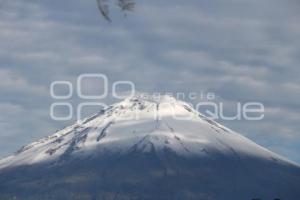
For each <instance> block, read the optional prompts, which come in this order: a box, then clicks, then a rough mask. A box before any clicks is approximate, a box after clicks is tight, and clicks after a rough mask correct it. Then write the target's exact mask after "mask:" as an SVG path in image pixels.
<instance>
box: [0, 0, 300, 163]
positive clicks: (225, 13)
mask: <svg viewBox="0 0 300 200" xmlns="http://www.w3.org/2000/svg"><path fill="white" fill-rule="evenodd" d="M109 3H110V9H111V13H110V15H111V18H112V22H108V21H106V20H105V19H104V18H103V17H101V15H100V12H99V10H98V8H97V3H96V0H64V1H61V0H51V1H49V0H26V1H23V0H14V1H9V0H0V157H4V156H7V155H9V154H11V153H13V152H15V151H16V150H17V149H18V148H20V147H21V146H22V145H25V144H28V143H30V142H32V141H34V140H37V139H40V138H42V137H44V136H47V135H49V134H52V133H53V132H54V131H55V130H57V129H61V128H63V127H64V126H67V125H71V124H72V123H73V121H72V120H69V121H55V120H53V119H51V117H50V114H49V108H50V106H51V104H52V103H54V102H57V101H58V100H56V99H53V98H52V97H51V95H50V85H51V83H52V82H53V81H57V80H64V81H69V82H71V83H72V84H73V85H74V91H75V86H76V80H77V78H78V76H79V75H81V74H84V73H101V74H105V75H106V76H107V77H108V81H109V83H108V85H109V92H111V88H112V84H113V83H114V82H116V81H123V80H125V81H132V82H134V84H135V86H136V89H137V90H138V91H141V92H172V93H176V92H183V93H188V92H195V93H197V94H201V93H208V92H213V93H214V94H215V95H216V97H217V98H216V100H215V101H217V102H223V103H224V107H225V108H224V109H225V111H226V113H228V115H231V114H232V113H234V110H235V105H236V103H238V102H240V103H246V102H249V101H256V102H261V103H263V105H264V107H265V113H264V114H265V117H264V119H262V120H259V121H249V120H233V121H232V120H231V121H228V120H218V121H219V122H220V123H222V124H224V125H226V126H228V127H229V128H231V129H233V130H235V131H237V132H239V133H241V134H243V135H244V136H246V137H248V138H250V139H252V140H253V141H255V142H256V143H258V144H260V145H262V146H264V147H266V148H268V149H270V150H272V151H274V152H276V153H278V154H280V155H283V156H286V157H287V158H289V159H291V160H293V161H295V162H298V163H300V132H299V130H300V123H299V121H300V78H299V74H300V66H299V65H300V40H299V38H300V26H299V17H300V12H299V10H300V9H299V8H300V3H299V2H298V1H297V0H286V1H282V0H243V1H240V0H228V1H224V0H215V1H207V0H189V1H183V0H172V1H171V0H164V1H161V0H151V1H150V0H147V1H146V0H137V1H136V8H135V11H134V12H132V13H128V14H127V15H126V16H125V15H124V13H122V12H120V11H119V10H118V8H117V7H116V6H115V5H116V2H115V1H113V0H110V1H109ZM92 87H94V88H92V89H94V90H96V89H98V85H97V84H94V86H93V85H92ZM198 97H199V98H200V95H199V96H198ZM200 100H201V99H197V100H191V101H189V100H187V101H189V102H190V103H192V104H195V103H196V102H197V101H200ZM68 101H70V102H72V104H74V105H77V104H78V103H80V102H81V99H79V98H78V97H77V96H76V93H75V94H74V95H73V96H72V98H71V99H70V100H68ZM103 101H105V102H107V103H112V102H113V101H114V99H112V98H109V97H108V98H107V99H105V100H103Z"/></svg>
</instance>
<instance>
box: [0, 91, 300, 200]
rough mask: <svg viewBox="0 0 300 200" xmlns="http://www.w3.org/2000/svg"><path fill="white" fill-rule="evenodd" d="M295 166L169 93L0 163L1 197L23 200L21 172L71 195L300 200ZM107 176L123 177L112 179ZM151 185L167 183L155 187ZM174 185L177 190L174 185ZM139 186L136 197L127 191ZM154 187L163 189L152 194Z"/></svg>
mask: <svg viewBox="0 0 300 200" xmlns="http://www.w3.org/2000/svg"><path fill="white" fill-rule="evenodd" d="M75 166H76V167H75ZM74 167H75V168H74ZM36 169H38V170H37V173H41V174H44V173H48V174H51V175H49V176H48V175H47V177H46V179H44V178H38V177H36V178H33V177H35V176H33V175H32V173H33V172H34V171H36ZM132 169H135V170H134V171H132ZM299 169H300V168H299V167H298V166H297V165H296V164H294V163H292V162H290V161H288V160H287V159H285V158H283V157H281V156H279V155H277V154H275V153H273V152H271V151H269V150H267V149H265V148H263V147H261V146H259V145H257V144H255V143H254V142H252V141H250V140H249V139H247V138H245V137H243V136H241V135H239V134H238V133H235V132H234V131H232V130H230V129H228V128H226V127H224V126H222V125H220V124H218V123H216V122H214V121H212V120H209V119H207V118H206V117H205V116H203V115H201V114H200V113H199V112H197V111H196V110H194V109H193V108H192V107H191V106H190V105H189V104H188V103H185V102H182V101H178V100H176V99H174V98H173V97H170V96H160V97H152V96H146V95H137V96H134V97H131V98H127V99H125V100H124V101H122V102H120V103H116V104H114V105H111V106H109V107H108V108H106V109H103V110H102V111H100V112H99V113H97V114H96V115H94V116H92V117H90V118H87V119H85V120H83V121H81V122H78V123H76V124H74V125H72V126H69V127H66V128H64V129H62V130H60V131H58V132H56V133H55V134H53V135H51V136H49V137H46V138H43V139H41V140H39V141H37V142H34V143H31V144H29V145H27V146H24V147H22V148H21V149H20V150H19V151H17V152H16V153H15V154H14V155H12V156H9V157H7V158H5V159H3V160H1V161H0V181H2V185H1V182H0V193H1V192H2V193H4V194H6V193H7V195H10V194H13V195H20V197H28V193H27V192H26V191H27V190H28V191H30V190H32V189H33V188H35V187H34V186H33V188H26V187H25V189H24V187H23V186H22V184H21V185H19V182H18V181H19V178H18V176H17V175H16V174H19V175H20V171H22V172H25V174H26V177H25V180H26V181H28V182H30V183H32V184H34V183H36V181H38V180H39V181H40V182H41V183H43V184H46V182H47V181H49V178H50V179H51V180H52V181H53V179H55V181H54V182H56V181H57V180H59V183H60V184H62V185H63V187H67V188H68V189H62V191H61V193H59V194H58V195H63V194H67V193H68V192H70V194H71V193H72V194H78V195H79V194H80V195H82V194H84V195H91V197H93V198H96V199H97V198H99V199H101V197H100V196H101V195H104V196H105V195H107V196H106V197H108V196H109V195H111V194H112V193H118V194H122V195H123V196H124V195H125V196H126V197H128V198H129V199H175V198H177V197H180V195H183V196H182V198H179V199H226V198H225V197H227V198H229V197H230V199H243V198H245V199H250V198H255V197H268V198H279V197H288V198H287V199H290V200H292V199H295V200H296V199H299V198H300V193H299V191H298V190H297V188H298V189H299V188H300V187H299V186H300V170H299ZM66 170H67V171H66ZM141 170H142V171H141ZM62 171H63V173H62ZM1 172H2V174H4V175H3V176H2V175H1ZM121 172H123V173H121ZM262 172H263V173H264V174H261V173H262ZM58 174H60V176H57V175H58ZM82 174H85V176H84V177H82V176H81V175H82ZM92 174H94V175H96V176H99V177H98V179H97V178H95V177H94V176H93V175H92ZM114 174H118V175H119V176H120V177H123V179H121V180H115V178H116V176H115V175H114ZM74 176H75V177H76V178H74ZM78 176H79V177H78ZM8 177H9V179H8ZM146 177H147V178H148V179H149V180H148V181H150V182H147V178H146ZM23 178H24V177H23ZM23 178H22V181H24V179H23ZM73 178H74V179H73ZM40 179H41V180H40ZM56 179H57V180H56ZM69 179H72V181H73V182H72V184H71V185H72V186H70V187H69V185H68V182H67V181H66V180H69ZM108 179H109V180H108ZM225 179H226V180H225ZM12 180H13V182H14V183H15V182H17V183H18V184H16V185H17V188H18V192H17V191H15V190H10V188H9V187H10V186H12V185H10V184H11V181H12ZM39 181H38V182H39ZM151 181H153V182H151ZM157 181H158V182H159V181H162V182H166V183H168V184H169V185H168V184H167V185H162V186H160V188H156V186H157V185H155V183H157ZM170 181H175V182H178V183H177V184H175V185H174V183H170ZM180 182H182V183H180ZM150 183H153V184H150ZM227 183H228V184H229V185H227ZM57 184H58V183H57ZM93 184H95V185H93ZM181 184H184V187H183V186H180V187H179V185H181ZM46 185H47V184H46ZM79 185H80V187H83V186H82V185H84V187H83V188H85V189H82V191H81V190H80V191H81V192H79V191H76V189H74V188H77V187H79ZM107 185H109V186H107ZM1 186H3V187H2V188H6V190H3V189H1ZM96 186H97V187H96ZM89 187H90V188H89ZM107 187H108V188H107ZM139 187H141V188H140V189H141V191H143V192H141V191H139V190H138V189H134V188H139ZM182 187H183V188H182ZM262 187H264V188H262ZM7 188H8V189H7ZM54 188H56V186H53V185H51V187H50V186H45V188H44V189H43V190H42V191H40V193H39V195H41V196H42V197H43V198H44V199H45V198H46V199H47V198H50V197H49V196H47V194H48V192H49V191H53V190H54ZM126 188H127V189H126ZM180 188H181V189H182V191H181V190H180ZM35 189H36V188H35ZM97 189H99V191H102V192H99V191H97ZM132 190H133V191H134V192H133V191H132ZM156 190H158V191H160V190H162V191H160V193H153V191H156ZM20 191H22V192H20ZM43 191H44V192H43ZM45 191H47V192H45ZM179 191H181V192H180V193H177V192H179ZM78 192H79V193H78ZM140 192H141V193H140ZM170 192H171V193H170ZM173 193H174V194H173ZM22 195H23V196H22ZM26 195H27V196H26ZM201 195H202V196H201ZM0 197H1V195H0ZM29 197H30V195H29ZM59 197H60V196H59ZM200 197H201V198H200ZM223 197H224V198H223ZM0 199H1V198H0ZM87 199H89V198H87ZM116 199H126V198H123V197H122V198H121V197H119V198H116ZM177 199H178V198H177Z"/></svg>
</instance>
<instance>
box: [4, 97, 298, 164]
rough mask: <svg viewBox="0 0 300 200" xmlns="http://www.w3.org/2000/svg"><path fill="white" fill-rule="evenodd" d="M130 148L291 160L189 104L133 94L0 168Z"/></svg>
mask: <svg viewBox="0 0 300 200" xmlns="http://www.w3.org/2000/svg"><path fill="white" fill-rule="evenodd" d="M133 148H135V149H136V150H138V151H140V152H150V151H152V150H153V149H154V150H155V151H157V152H158V151H161V150H164V149H168V150H171V151H173V152H175V153H176V154H177V155H180V156H184V157H210V156H211V155H212V153H215V152H219V153H221V154H225V155H228V156H232V157H238V158H239V159H241V160H243V158H244V157H255V158H259V159H263V160H268V161H270V162H274V163H280V164H283V165H296V164H294V163H292V162H290V161H288V160H287V159H285V158H283V157H281V156H279V155H277V154H275V153H273V152H271V151H269V150H267V149H265V148H263V147H261V146H259V145H257V144H255V143H254V142H252V141H251V140H249V139H247V138H245V137H243V136H241V135H240V134H238V133H236V132H234V131H232V130H230V129H228V128H226V127H224V126H222V125H220V124H218V123H217V122H215V121H212V120H209V119H208V118H206V117H205V116H203V115H202V114H200V113H198V112H197V111H196V110H194V109H193V108H192V107H191V106H190V105H189V104H187V103H185V102H182V101H178V100H176V99H174V98H173V97H170V96H160V97H152V96H146V95H136V96H134V97H132V98H127V99H125V100H124V101H122V102H120V103H116V104H114V105H111V106H110V107H108V108H107V109H105V110H102V111H101V112H99V113H97V114H96V115H94V116H92V117H90V118H87V119H85V120H83V121H82V122H78V123H76V124H74V125H72V126H69V127H66V128H64V129H62V130H60V131H57V132H56V133H55V134H53V135H51V136H49V137H46V138H43V139H41V140H39V141H37V142H33V143H31V144H29V145H26V146H24V147H22V148H21V149H20V150H19V151H17V152H16V153H15V154H13V155H11V156H9V157H7V158H4V159H2V160H0V169H4V168H9V167H15V166H23V165H32V164H36V163H43V162H51V161H55V160H58V159H61V158H63V157H65V156H69V157H85V156H91V155H95V154H101V153H107V152H117V153H120V154H126V153H127V152H130V151H131V150H132V149H133Z"/></svg>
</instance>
